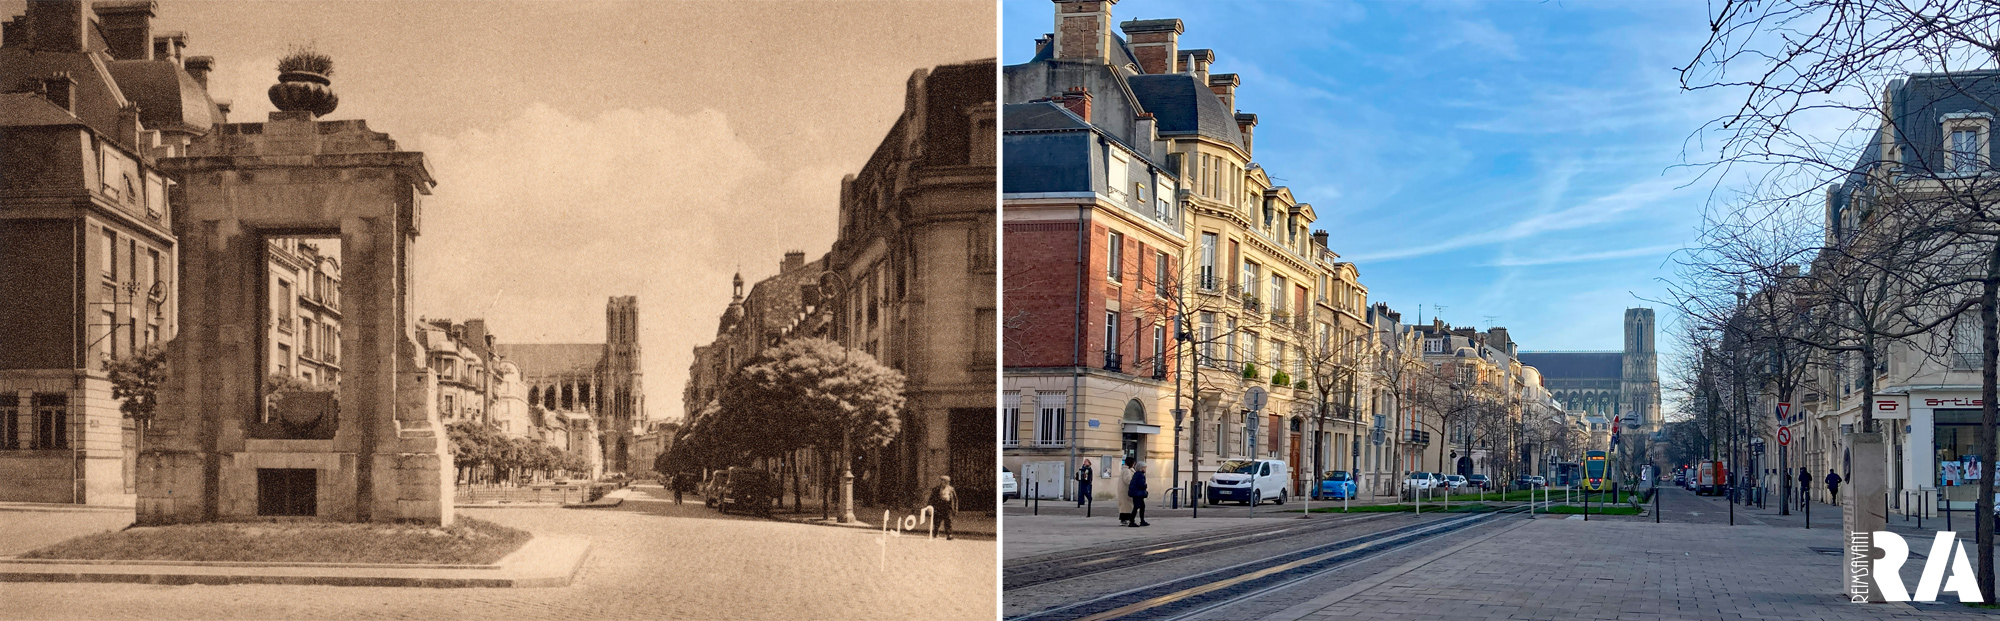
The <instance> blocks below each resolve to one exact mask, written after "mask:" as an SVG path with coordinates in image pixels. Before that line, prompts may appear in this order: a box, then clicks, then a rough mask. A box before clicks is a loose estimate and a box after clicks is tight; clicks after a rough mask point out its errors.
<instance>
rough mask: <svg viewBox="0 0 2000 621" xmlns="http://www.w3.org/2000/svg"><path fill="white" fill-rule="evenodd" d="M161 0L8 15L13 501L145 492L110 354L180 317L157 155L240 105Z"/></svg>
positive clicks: (1, 181)
mask: <svg viewBox="0 0 2000 621" xmlns="http://www.w3.org/2000/svg"><path fill="white" fill-rule="evenodd" d="M154 8H155V4H154V3H153V2H151V1H144V0H142V1H136V2H131V1H125V2H97V3H93V4H90V5H86V4H85V3H84V2H81V1H78V0H62V1H48V2H41V1H37V2H30V3H27V10H26V12H25V13H24V14H21V15H16V16H13V18H12V19H10V20H9V21H7V22H6V24H5V26H4V29H3V30H4V32H0V147H4V148H0V171H5V172H4V173H0V341H4V342H5V343H6V344H7V346H6V347H0V501H30V502H64V503H85V504H126V505H129V504H131V503H132V502H133V485H134V481H135V477H134V473H133V470H132V467H133V466H132V464H133V462H134V459H133V455H132V453H131V451H132V450H133V444H132V440H131V438H132V436H133V431H134V430H133V428H132V426H131V423H130V422H129V421H126V420H125V419H124V417H123V415H122V414H121V413H120V412H119V410H118V407H119V403H118V401H117V400H115V399H112V398H111V385H110V381H109V380H108V379H107V377H106V375H105V374H104V366H103V364H104V361H105V360H107V359H113V358H121V357H125V356H129V355H131V354H132V353H134V352H136V351H140V350H143V349H145V348H147V347H150V346H153V345H157V344H159V343H162V342H164V341H166V340H169V339H172V338H173V337H174V334H175V332H176V331H177V330H178V322H179V315H178V302H177V299H176V297H177V289H176V287H175V280H176V278H177V274H178V270H177V269H176V265H177V264H178V258H177V257H178V253H177V247H176V243H177V238H176V236H175V234H174V233H173V225H174V217H175V213H174V209H173V208H172V207H171V206H170V203H169V200H168V196H169V193H170V191H171V188H172V181H171V180H170V179H169V178H168V177H167V175H165V174H163V173H162V172H161V171H160V169H159V168H158V167H157V166H158V161H159V158H165V157H176V156H180V155H184V154H185V152H186V149H187V147H188V144H189V142H190V141H191V140H193V139H195V138H197V137H200V136H203V135H206V134H207V133H209V132H210V131H211V130H212V128H213V127H214V125H215V124H216V123H218V122H221V121H222V120H223V118H224V113H225V112H226V110H227V106H226V104H219V103H218V102H216V101H214V100H213V99H211V98H210V97H209V95H208V92H207V86H206V81H207V77H208V72H209V70H210V69H211V68H212V67H213V60H212V59H210V58H208V57H205V56H184V55H183V52H184V50H185V49H186V45H187V36H186V35H185V34H183V33H178V32H154V30H153V29H152V25H151V20H152V18H153V17H154Z"/></svg>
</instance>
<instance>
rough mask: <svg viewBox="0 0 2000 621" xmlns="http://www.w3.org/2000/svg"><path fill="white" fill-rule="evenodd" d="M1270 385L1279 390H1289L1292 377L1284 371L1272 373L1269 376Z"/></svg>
mask: <svg viewBox="0 0 2000 621" xmlns="http://www.w3.org/2000/svg"><path fill="white" fill-rule="evenodd" d="M1271 385H1272V386H1277V387H1279V388H1290V387H1291V385H1292V376H1291V375H1288V374H1286V373H1285V372H1284V371H1279V372H1277V373H1274V374H1272V375H1271Z"/></svg>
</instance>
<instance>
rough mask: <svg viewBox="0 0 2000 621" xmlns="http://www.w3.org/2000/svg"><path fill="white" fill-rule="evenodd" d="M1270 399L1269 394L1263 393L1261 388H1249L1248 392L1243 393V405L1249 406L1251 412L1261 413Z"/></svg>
mask: <svg viewBox="0 0 2000 621" xmlns="http://www.w3.org/2000/svg"><path fill="white" fill-rule="evenodd" d="M1270 398H1271V395H1270V393H1267V392H1265V391H1264V388H1263V387H1262V386H1251V387H1250V390H1246V391H1244V392H1243V405H1246V406H1249V407H1250V411H1252V412H1258V411H1262V410H1263V409H1264V404H1265V403H1267V402H1269V401H1270Z"/></svg>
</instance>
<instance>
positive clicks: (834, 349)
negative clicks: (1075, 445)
mask: <svg viewBox="0 0 2000 621" xmlns="http://www.w3.org/2000/svg"><path fill="white" fill-rule="evenodd" d="M0 18H5V19H6V21H5V23H4V33H0V618H9V619H12V618H20V619H105V618H149V619H160V618H166V619H223V618H229V619H269V618H330V619H350V618H362V617H366V618H399V619H400V618H408V619H493V618H509V619H512V618H537V619H539V618H560V619H919V618H920V619H991V618H992V617H993V615H994V614H995V610H997V609H998V595H999V594H998V577H997V575H996V571H995V559H996V557H997V555H998V542H997V537H998V531H999V519H998V516H997V510H998V507H997V503H996V499H997V496H998V494H999V487H1000V485H999V481H1000V477H999V475H998V467H997V459H998V455H997V453H998V449H997V447H996V445H995V444H994V441H993V438H994V434H993V424H994V420H995V419H996V416H997V409H996V401H995V395H996V394H997V392H998V386H997V377H998V375H997V367H996V365H995V361H996V359H997V353H996V351H995V344H996V343H997V342H998V336H997V332H996V330H997V329H998V328H997V325H998V323H997V322H998V316H999V315H998V310H997V309H998V307H997V293H996V291H997V286H998V271H997V268H996V265H997V252H998V244H997V240H996V238H995V231H996V230H997V222H996V217H997V211H996V209H995V202H994V201H995V199H994V197H995V195H996V184H997V166H996V162H997V159H998V157H997V156H998V150H997V145H998V142H999V140H998V133H997V132H998V117H997V114H998V111H997V108H996V98H995V96H996V92H997V91H996V88H995V76H996V75H997V73H998V67H997V63H996V60H995V58H994V51H995V49H996V47H995V39H994V37H995V34H994V33H995V28H994V24H995V22H996V19H997V18H996V17H995V5H994V4H993V3H992V2H990V1H979V0H902V1H881V2H840V3H830V2H747V3H712V2H697V1H693V0H686V1H681V0H671V1H670V0H657V1H638V0H628V1H603V2H598V1H591V2H552V1H538V0H501V1H492V2H384V1H370V2H305V1H297V2H285V1H271V0H258V1H248V0H246V1H228V2H217V1H191V0H105V1H96V2H86V1H83V0H0Z"/></svg>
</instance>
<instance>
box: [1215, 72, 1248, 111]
mask: <svg viewBox="0 0 2000 621" xmlns="http://www.w3.org/2000/svg"><path fill="white" fill-rule="evenodd" d="M1241 83H1243V81H1242V79H1241V78H1238V77H1236V74H1234V73H1218V74H1214V75H1211V76H1208V90H1209V91H1210V92H1213V93H1215V96H1216V97H1221V98H1222V107H1223V109H1225V110H1228V111H1229V112H1230V113H1231V114H1234V113H1235V112H1236V85H1238V84H1241Z"/></svg>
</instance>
